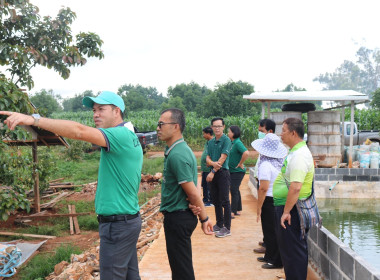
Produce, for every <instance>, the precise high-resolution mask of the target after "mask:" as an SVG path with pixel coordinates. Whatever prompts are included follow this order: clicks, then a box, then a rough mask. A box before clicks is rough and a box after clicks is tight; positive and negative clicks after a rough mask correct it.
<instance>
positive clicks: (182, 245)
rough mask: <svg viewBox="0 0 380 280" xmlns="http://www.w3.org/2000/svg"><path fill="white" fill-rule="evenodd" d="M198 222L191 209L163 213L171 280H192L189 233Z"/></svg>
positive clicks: (192, 270) (190, 233)
mask: <svg viewBox="0 0 380 280" xmlns="http://www.w3.org/2000/svg"><path fill="white" fill-rule="evenodd" d="M197 223H198V220H197V217H196V216H195V215H194V214H193V213H192V212H191V211H176V212H171V213H164V230H165V239H166V252H167V254H168V259H169V264H170V268H171V270H172V279H173V280H194V279H195V276H194V269H193V257H192V250H191V235H192V234H193V231H194V229H195V228H196V226H197Z"/></svg>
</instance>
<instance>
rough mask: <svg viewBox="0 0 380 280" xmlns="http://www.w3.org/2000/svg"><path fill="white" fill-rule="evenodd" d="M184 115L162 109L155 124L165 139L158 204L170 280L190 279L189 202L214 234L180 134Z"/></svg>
mask: <svg viewBox="0 0 380 280" xmlns="http://www.w3.org/2000/svg"><path fill="white" fill-rule="evenodd" d="M185 124H186V123H185V115H184V113H183V112H182V111H181V110H179V109H176V108H172V109H167V110H164V111H163V112H162V113H161V116H160V119H159V121H158V125H157V135H158V138H159V139H160V140H162V141H165V142H166V145H167V146H166V149H165V160H164V172H163V178H162V186H161V207H160V211H161V212H162V213H163V214H164V230H165V239H166V252H167V254H168V259H169V264H170V268H171V270H172V279H173V280H193V279H195V276H194V269H193V261H192V252H191V251H192V250H191V235H192V233H193V231H194V229H195V227H196V226H197V223H198V222H197V217H196V216H195V215H194V214H193V212H191V210H190V208H189V202H190V203H191V204H192V205H194V206H196V207H197V208H199V209H200V213H199V215H198V216H199V220H200V222H201V224H202V230H203V232H204V233H205V234H213V232H212V223H211V221H210V220H209V219H208V216H207V213H206V209H205V206H204V205H203V202H202V198H201V195H200V190H199V189H198V188H197V179H198V174H197V161H196V159H195V156H194V153H193V151H192V150H191V149H190V147H189V146H188V145H187V144H186V142H185V141H184V139H183V136H182V133H183V130H184V129H185Z"/></svg>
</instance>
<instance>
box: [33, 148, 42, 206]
mask: <svg viewBox="0 0 380 280" xmlns="http://www.w3.org/2000/svg"><path fill="white" fill-rule="evenodd" d="M32 153H33V179H34V188H33V193H34V211H35V212H36V213H39V212H41V208H40V178H39V173H38V169H37V164H38V154H37V142H33V144H32Z"/></svg>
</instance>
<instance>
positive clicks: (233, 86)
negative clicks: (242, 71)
mask: <svg viewBox="0 0 380 280" xmlns="http://www.w3.org/2000/svg"><path fill="white" fill-rule="evenodd" d="M214 92H215V95H216V98H215V99H213V100H208V103H206V104H204V109H207V108H208V107H212V106H214V103H215V102H216V100H217V102H219V103H220V106H218V107H219V108H218V109H219V113H218V114H213V115H214V116H215V115H217V116H242V115H252V114H253V113H254V112H256V111H257V110H258V105H257V104H253V103H251V102H249V100H247V99H244V98H243V95H250V94H251V93H252V92H254V88H253V86H252V85H250V84H249V83H246V82H242V81H237V82H234V81H228V82H227V83H225V84H218V85H217V86H216V89H215V91H214ZM210 102H211V103H210Z"/></svg>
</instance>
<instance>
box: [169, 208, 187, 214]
mask: <svg viewBox="0 0 380 280" xmlns="http://www.w3.org/2000/svg"><path fill="white" fill-rule="evenodd" d="M185 211H189V212H191V210H190V208H187V209H180V210H176V211H172V212H168V211H162V214H164V215H166V214H175V213H179V212H185Z"/></svg>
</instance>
